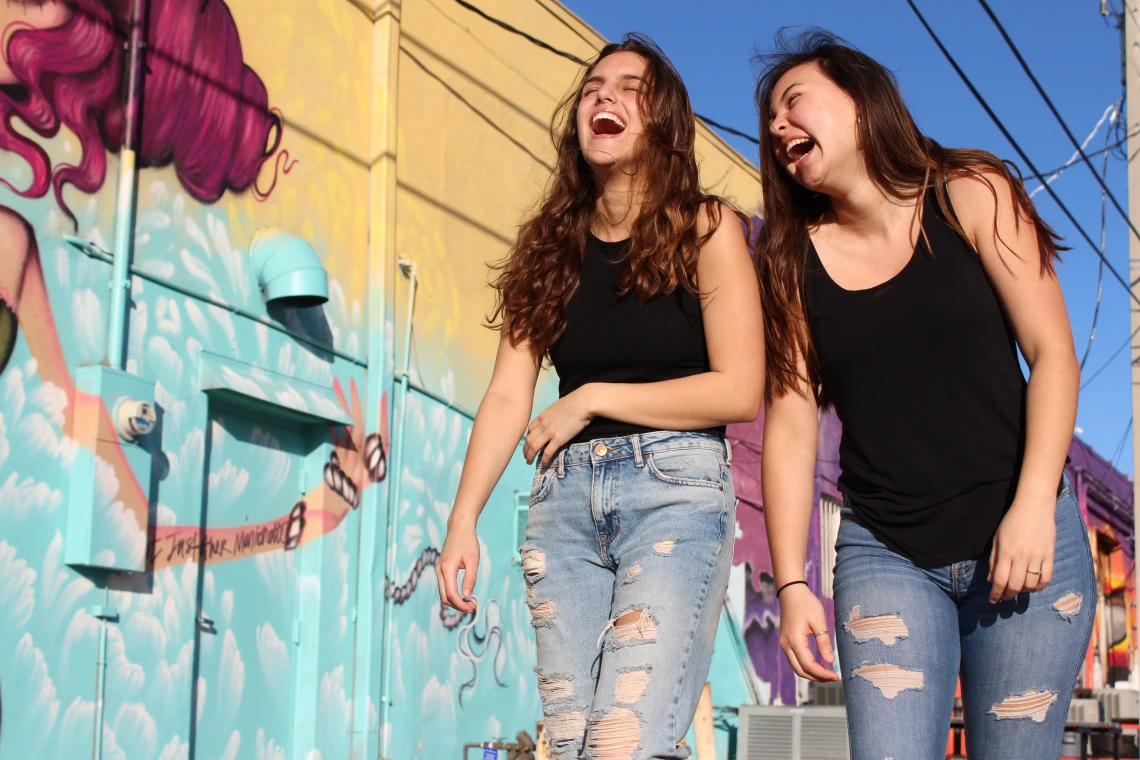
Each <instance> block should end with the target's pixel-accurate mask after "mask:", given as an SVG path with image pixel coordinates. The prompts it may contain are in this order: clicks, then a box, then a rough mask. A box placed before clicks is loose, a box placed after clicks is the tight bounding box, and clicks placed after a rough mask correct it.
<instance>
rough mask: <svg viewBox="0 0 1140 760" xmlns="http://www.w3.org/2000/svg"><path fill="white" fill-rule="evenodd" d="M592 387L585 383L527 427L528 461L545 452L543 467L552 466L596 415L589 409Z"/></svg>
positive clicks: (551, 406)
mask: <svg viewBox="0 0 1140 760" xmlns="http://www.w3.org/2000/svg"><path fill="white" fill-rule="evenodd" d="M590 393H591V386H589V385H584V386H582V387H581V388H579V389H578V390H576V391H574V392H573V393H571V394H569V395H567V396H564V397H563V398H560V399H558V400H557V401H555V402H554V403H553V404H551V405H550V406H548V407H546V408H545V409H543V410H542V413H541V414H539V415H538V416H537V417H535V418H534V420H532V421H531V423H530V425H529V426H528V427H527V429H526V442H525V443H524V444H523V456H524V457H525V458H526V463H527V464H531V463H532V462H534V459H535V457H537V456H538V455H539V454H540V453H541V454H542V466H543V467H549V466H550V463H551V461H552V460H553V459H554V455H555V454H557V453H558V451H559V449H561V448H562V447H563V446H565V445H566V444H567V443H568V442H569V441H570V440H571V439H572V438H574V436H576V435H578V433H581V432H582V430H583V429H584V428H585V427H586V425H588V424H590V420H592V419H593V418H594V414H593V412H591V411H590V404H589V399H590Z"/></svg>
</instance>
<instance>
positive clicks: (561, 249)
mask: <svg viewBox="0 0 1140 760" xmlns="http://www.w3.org/2000/svg"><path fill="white" fill-rule="evenodd" d="M621 52H630V53H636V54H637V55H639V56H641V57H642V58H643V59H644V60H645V63H646V67H645V77H644V78H643V80H642V87H641V90H640V92H639V94H638V100H639V105H640V109H641V115H642V120H643V121H644V123H645V129H644V131H643V133H642V136H641V138H640V140H639V146H638V148H637V159H636V162H635V163H636V165H635V166H634V167H633V171H635V172H636V173H637V181H638V186H639V193H640V198H641V205H640V213H639V215H638V217H637V220H636V221H635V222H634V224H633V229H632V231H631V233H630V242H629V249H628V253H627V255H626V263H627V264H628V266H627V267H623V268H622V271H621V273H620V274H619V279H618V292H617V294H616V295H619V296H621V295H626V294H628V293H631V292H632V293H634V294H635V296H636V297H637V298H638V300H639V301H640V302H642V303H644V302H645V301H647V300H649V299H650V298H653V297H654V296H658V295H667V294H670V293H673V292H674V291H675V290H676V289H677V288H678V287H681V288H684V289H686V290H688V291H689V292H690V293H692V294H693V295H699V294H698V291H697V282H696V269H697V254H698V251H699V249H700V247H701V245H703V244H704V243H705V242H706V241H707V240H708V238H709V237H710V236H711V235H712V233H713V232H714V231H715V230H716V228H717V225H718V224H719V222H720V210H721V206H720V204H721V203H722V202H723V201H722V199H721V198H718V197H717V196H714V195H709V194H706V193H705V192H703V191H702V190H701V186H700V179H699V175H698V171H697V160H696V154H695V152H694V146H695V143H696V125H695V123H694V120H693V108H692V105H691V104H690V102H689V94H688V92H687V91H686V89H685V85H684V83H683V82H682V81H681V76H680V74H678V73H677V70H676V69H675V68H674V67H673V64H672V63H670V62H669V59H668V58H666V57H665V54H664V53H663V52H661V49H660V48H658V47H657V45H656V44H655V43H654V42H653V41H652V40H650V39H649V38H648V37H645V36H643V35H640V34H627V35H626V36H625V37H624V38H623V39H622V41H621V42H617V43H611V44H609V45H606V46H605V47H604V48H602V50H601V51H600V52H599V53H598V55H597V57H596V58H595V59H594V60H593V61H592V62H590V64H589V65H588V66H587V67H586V69H585V70H584V71H583V72H582V75H581V76H580V77H579V78H578V81H577V83H576V84H575V86H574V89H573V90H571V91H570V93H569V94H568V95H567V96H566V97H565V98H564V99H563V100H562V102H561V103H560V104H559V105H558V108H557V109H556V110H555V112H554V117H553V118H552V120H551V125H550V136H551V140H552V141H553V142H554V147H555V150H556V151H557V154H558V159H557V163H556V165H555V167H554V172H553V175H552V176H551V179H550V182H549V184H548V186H547V189H546V193H545V195H544V196H543V198H542V201H541V203H540V204H539V206H538V210H537V212H536V213H535V214H534V216H532V217H531V218H530V219H528V220H527V221H526V222H525V223H523V225H522V226H521V227H520V228H519V234H518V240H517V241H516V242H515V245H514V247H513V248H512V249H511V251H510V253H509V254H508V255H507V257H506V258H505V259H504V260H503V261H502V262H500V263H498V264H496V265H494V266H493V267H492V270H493V271H496V272H498V276H497V277H496V278H495V280H494V282H493V283H492V286H493V287H494V289H495V291H496V301H495V309H494V311H493V312H492V314H491V316H490V317H489V318H488V320H487V323H488V326H489V327H491V328H492V329H497V330H502V331H503V332H504V333H505V334H506V335H507V337H508V338H509V339H510V341H511V344H512V345H515V346H520V345H526V346H528V347H529V348H530V350H531V352H532V353H533V354H534V356H535V357H536V359H539V358H546V357H548V356H549V354H550V348H551V346H552V345H553V344H554V343H555V342H556V341H557V340H558V338H559V337H561V335H562V333H563V331H564V330H565V329H566V307H567V304H569V302H570V299H571V297H572V296H573V295H574V292H575V291H576V290H577V289H578V284H579V280H580V272H581V268H582V262H583V261H584V259H585V255H586V241H587V238H588V235H589V233H590V222H591V220H592V219H593V216H594V212H595V205H596V203H597V200H598V196H599V194H600V193H601V190H602V188H601V187H599V186H598V184H597V183H596V182H595V180H594V176H593V172H592V171H591V169H590V166H589V164H587V163H586V160H585V158H583V156H582V151H581V149H580V147H579V143H578V122H577V119H576V114H577V110H578V103H579V102H580V100H581V98H582V88H583V85H584V84H585V81H586V79H587V78H589V76H590V75H591V74H592V72H593V70H594V67H595V66H597V64H598V62H599V61H601V60H602V59H603V58H605V57H606V56H609V55H613V54H614V53H621ZM702 209H704V210H705V213H707V214H708V219H709V221H710V224H709V227H708V230H707V231H706V232H705V234H704V235H701V234H700V233H699V231H698V228H697V220H698V217H699V214H700V212H701V210H702ZM734 212H735V213H736V215H737V216H738V217H739V218H740V220H741V222H742V223H743V224H744V225H745V226H746V229H748V230H749V232H751V226H750V222H749V219H748V218H747V217H746V216H744V215H743V214H742V213H740V212H739V211H736V210H735V209H734ZM749 238H750V239H751V235H750V234H749Z"/></svg>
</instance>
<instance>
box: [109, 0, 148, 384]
mask: <svg viewBox="0 0 1140 760" xmlns="http://www.w3.org/2000/svg"><path fill="white" fill-rule="evenodd" d="M146 13H147V0H134V1H133V2H132V3H131V32H130V38H129V40H128V43H127V51H128V52H127V92H126V102H125V103H124V104H123V145H122V148H121V149H120V150H119V187H118V195H117V196H116V199H115V238H114V240H115V244H114V249H113V250H114V253H115V258H114V261H113V262H112V265H111V318H110V320H109V321H108V327H107V356H106V363H107V365H108V366H111V367H115V368H117V369H123V368H125V367H126V362H127V357H126V342H127V341H126V337H127V324H128V321H129V320H128V318H127V317H128V310H129V308H130V302H131V254H132V252H133V250H134V242H135V241H134V237H135V236H134V231H135V204H136V200H137V196H138V177H139V173H138V163H137V160H136V153H135V152H136V150H137V149H138V144H139V123H140V121H141V119H140V118H139V109H140V102H141V100H142V91H143V76H144V75H145V71H146V68H145V61H144V58H145V55H146V40H145V36H146V19H147V15H146Z"/></svg>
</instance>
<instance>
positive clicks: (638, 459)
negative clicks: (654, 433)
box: [630, 433, 645, 467]
mask: <svg viewBox="0 0 1140 760" xmlns="http://www.w3.org/2000/svg"><path fill="white" fill-rule="evenodd" d="M630 440H631V441H633V463H634V465H636V466H637V467H642V466H643V465H644V464H645V459H644V457H642V456H641V436H640V435H638V434H637V433H634V434H633V435H632V436H630Z"/></svg>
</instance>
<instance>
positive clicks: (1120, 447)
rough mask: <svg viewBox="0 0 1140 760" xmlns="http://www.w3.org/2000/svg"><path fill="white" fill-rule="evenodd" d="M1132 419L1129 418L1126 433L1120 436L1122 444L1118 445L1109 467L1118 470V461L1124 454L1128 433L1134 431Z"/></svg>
mask: <svg viewBox="0 0 1140 760" xmlns="http://www.w3.org/2000/svg"><path fill="white" fill-rule="evenodd" d="M1132 419H1133V418H1132V417H1129V418H1128V425H1126V426H1125V428H1124V433H1122V434H1121V436H1120V442H1119V443H1117V444H1116V449H1114V450H1113V452H1112V459H1111V460H1110V461H1109V463H1108V464H1109V466H1110V467H1111V468H1112V469H1114V470H1115V469H1116V460H1117V459H1119V458H1120V455H1121V454H1123V453H1124V442H1125V441H1127V440H1128V433H1129V432H1130V431H1131V430H1132Z"/></svg>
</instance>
